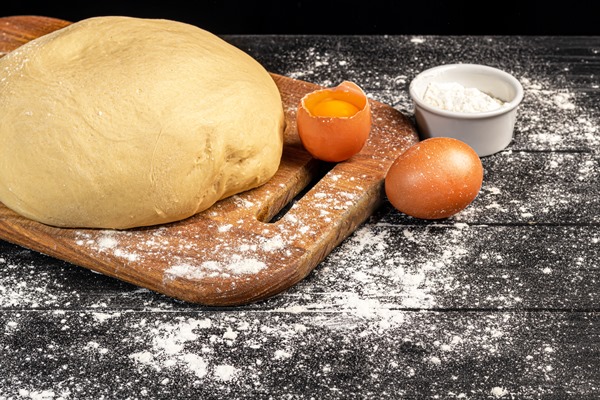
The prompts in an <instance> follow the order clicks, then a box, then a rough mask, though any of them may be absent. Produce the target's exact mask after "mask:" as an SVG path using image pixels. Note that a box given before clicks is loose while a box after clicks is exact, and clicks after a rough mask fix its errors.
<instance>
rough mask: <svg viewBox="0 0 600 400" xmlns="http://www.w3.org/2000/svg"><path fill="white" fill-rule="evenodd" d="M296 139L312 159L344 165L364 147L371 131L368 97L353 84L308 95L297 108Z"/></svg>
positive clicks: (346, 83) (345, 82)
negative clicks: (297, 136) (297, 138)
mask: <svg viewBox="0 0 600 400" xmlns="http://www.w3.org/2000/svg"><path fill="white" fill-rule="evenodd" d="M296 122H297V126H298V135H299V136H300V140H301V141H302V144H303V146H304V148H305V149H306V150H307V151H308V152H309V153H310V154H311V155H312V156H313V157H315V158H317V159H319V160H323V161H329V162H340V161H345V160H347V159H349V158H350V157H352V156H353V155H354V154H356V153H358V152H359V151H360V150H361V149H362V148H363V146H364V145H365V143H366V141H367V139H368V137H369V133H370V131H371V108H370V105H369V101H368V99H367V96H366V95H365V93H364V92H363V91H362V89H361V88H360V87H359V86H358V85H356V84H355V83H353V82H350V81H344V82H342V83H341V84H340V85H338V86H337V87H334V88H325V89H321V90H316V91H314V92H311V93H308V94H307V95H306V96H304V97H303V98H302V99H301V101H300V104H299V106H298V112H297V116H296Z"/></svg>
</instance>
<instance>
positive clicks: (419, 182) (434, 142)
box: [385, 137, 483, 219]
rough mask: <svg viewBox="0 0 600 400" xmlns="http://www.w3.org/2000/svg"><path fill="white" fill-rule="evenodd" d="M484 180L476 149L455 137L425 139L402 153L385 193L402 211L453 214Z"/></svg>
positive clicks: (419, 215)
mask: <svg viewBox="0 0 600 400" xmlns="http://www.w3.org/2000/svg"><path fill="white" fill-rule="evenodd" d="M482 183H483V166H482V164H481V160H480V158H479V156H478V155H477V153H476V152H475V150H473V148H471V147H470V146H469V145H467V144H466V143H464V142H462V141H460V140H458V139H453V138H447V137H437V138H430V139H425V140H423V141H421V142H419V143H417V144H415V145H413V146H411V147H410V148H408V150H406V151H405V152H404V153H402V154H401V155H400V156H399V157H398V158H397V159H396V160H395V161H394V162H393V163H392V165H391V166H390V169H389V170H388V172H387V175H386V177H385V193H386V196H387V198H388V200H389V201H390V203H391V204H392V205H393V206H394V207H395V208H396V209H398V210H399V211H401V212H403V213H405V214H407V215H410V216H412V217H415V218H420V219H441V218H447V217H450V216H452V215H454V214H456V213H458V212H459V211H462V210H463V209H464V208H466V207H467V206H468V205H469V204H470V203H471V202H472V201H473V200H474V199H475V198H476V197H477V195H478V193H479V191H480V190H481V185H482Z"/></svg>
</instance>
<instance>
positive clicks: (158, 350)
mask: <svg viewBox="0 0 600 400" xmlns="http://www.w3.org/2000/svg"><path fill="white" fill-rule="evenodd" d="M0 326H3V327H4V328H3V331H4V332H3V335H2V338H1V343H2V346H1V347H0V356H1V357H2V360H3V362H2V363H1V364H0V393H2V395H4V396H5V398H6V396H8V398H19V397H18V396H21V397H25V398H27V396H29V397H31V398H44V397H42V395H43V394H44V393H45V394H46V398H61V396H62V398H78V399H83V398H86V399H91V398H94V399H97V398H103V397H104V398H111V399H125V398H145V397H148V398H153V399H173V398H174V397H176V398H192V397H193V398H202V399H223V398H235V399H273V398H278V399H281V398H293V399H300V398H307V396H312V397H313V398H318V399H341V398H343V399H346V398H361V399H370V398H378V399H395V400H396V399H399V398H444V399H455V398H458V399H460V398H478V399H484V398H485V399H487V398H491V399H494V398H513V399H517V398H518V399H541V398H543V399H557V400H558V399H567V398H574V399H575V398H576V399H594V398H597V397H596V396H597V395H598V387H597V382H598V381H599V379H600V368H599V367H600V351H599V349H600V314H599V313H575V314H572V313H548V312H544V313H528V312H510V311H509V312H500V313H489V312H468V313H464V312H443V313H439V312H405V311H399V310H388V311H387V312H386V313H381V314H368V313H364V312H363V310H362V309H357V310H353V309H351V308H349V307H347V306H346V305H341V304H340V305H339V306H338V307H335V308H326V309H321V310H309V309H302V310H297V312H296V313H289V312H287V313H286V312H261V311H252V312H245V313H235V314H234V313H227V312H200V313H198V312H184V311H172V312H135V311H127V310H124V311H116V312H114V311H113V312H110V311H106V310H97V311H94V310H74V311H61V310H56V311H46V312H34V313H31V312H5V313H2V314H0ZM132 332H135V335H132ZM316 355H318V356H316ZM50 393H52V395H53V396H54V397H50ZM36 396H38V397H36ZM67 396H68V397H67Z"/></svg>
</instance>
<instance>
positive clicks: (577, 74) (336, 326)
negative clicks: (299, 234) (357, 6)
mask: <svg viewBox="0 0 600 400" xmlns="http://www.w3.org/2000/svg"><path fill="white" fill-rule="evenodd" d="M224 38H225V39H226V40H228V41H229V42H231V43H232V44H234V45H236V46H238V47H240V48H241V49H243V50H245V51H247V52H248V53H250V54H251V55H253V56H254V57H255V58H257V59H258V60H259V61H260V62H261V63H263V65H265V66H266V68H267V69H268V70H269V71H271V72H275V73H279V74H282V75H286V76H289V77H293V78H297V79H301V80H306V81H310V82H313V83H317V84H321V85H325V86H332V85H336V84H338V83H339V82H341V81H342V80H352V81H354V82H356V83H358V84H359V85H361V86H362V87H363V88H364V89H365V91H366V92H367V93H368V94H369V96H370V97H372V98H374V99H376V100H379V101H382V102H384V103H387V104H389V105H392V106H394V107H395V108H396V109H398V110H400V111H402V112H404V113H406V114H407V115H411V113H412V104H411V102H410V99H409V97H408V85H409V83H410V81H411V79H412V78H413V77H414V76H415V75H416V74H418V73H419V72H420V71H422V70H424V69H426V68H429V67H432V66H435V65H439V64H445V63H455V62H473V63H481V64H487V65H491V66H495V67H498V68H501V69H504V70H506V71H508V72H510V73H512V74H514V75H515V76H516V77H517V78H518V79H519V80H520V81H521V82H522V84H523V86H524V89H525V98H524V101H523V103H522V106H521V107H520V109H519V116H518V120H517V125H516V129H515V137H514V141H513V142H512V143H511V144H510V146H509V147H508V148H507V149H506V150H505V151H502V152H500V153H497V154H495V155H492V156H488V157H484V158H483V159H482V161H483V165H484V169H485V175H484V184H483V187H482V190H481V193H480V195H479V196H478V197H477V199H476V200H475V201H474V202H473V203H472V204H471V205H470V206H469V207H468V208H467V209H466V210H464V211H463V212H461V213H460V214H458V215H456V216H454V217H452V218H450V219H448V220H443V221H437V222H426V221H419V220H415V219H411V218H408V217H406V216H404V215H402V214H401V213H399V212H397V211H395V210H394V209H393V208H392V207H391V206H390V205H389V204H387V203H386V204H384V205H383V206H382V207H381V208H380V209H379V210H378V211H377V212H376V213H375V214H374V215H373V216H372V218H370V219H369V220H368V221H367V222H366V223H365V224H363V225H362V226H361V227H360V228H359V229H358V230H357V231H356V232H355V233H354V234H353V235H352V236H350V237H349V238H348V239H347V240H346V241H344V242H343V243H342V245H340V246H339V247H338V248H336V249H335V250H334V251H333V252H332V253H331V254H330V255H329V256H328V257H327V258H326V259H325V261H324V262H322V263H321V264H320V265H319V266H318V267H317V268H316V269H315V270H314V271H313V273H312V274H311V275H310V276H309V277H308V278H307V279H305V280H304V281H302V282H301V283H300V284H298V285H296V286H294V287H293V288H291V289H290V290H287V291H286V292H284V293H282V294H280V295H278V296H276V297H273V298H271V299H268V300H266V301H262V302H260V303H255V304H251V305H247V306H243V307H235V308H209V307H203V306H198V305H192V304H186V303H183V302H180V301H176V300H173V299H170V298H167V297H165V296H162V295H159V294H156V293H153V292H150V291H148V290H146V289H143V288H138V287H134V286H132V285H130V284H127V283H123V282H121V281H118V280H115V279H112V278H109V277H106V276H103V275H99V274H95V273H93V272H90V271H89V270H86V269H83V268H80V267H77V266H74V265H70V264H68V263H66V262H63V261H58V260H55V259H52V258H50V257H47V256H44V255H42V254H39V253H36V252H33V251H30V250H27V249H24V248H21V247H18V246H16V245H12V244H9V243H7V242H2V241H0V400H8V399H11V400H12V399H53V400H58V399H64V400H71V399H187V398H195V399H196V398H197V399H415V398H427V399H496V398H501V399H567V398H568V399H571V398H572V399H598V398H600V277H599V274H600V261H599V259H600V243H599V242H600V169H599V163H600V154H599V150H600V131H599V130H600V124H599V122H600V121H599V117H598V115H599V112H600V90H599V85H600V80H599V75H600V37H541V36H531V37H524V36H512V37H511V36H507V37H498V36H493V37H487V36H476V37H473V36H451V37H441V36H383V35H381V36H271V35H266V36H244V35H239V36H238V35H236V36H224Z"/></svg>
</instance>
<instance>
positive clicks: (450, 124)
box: [409, 64, 523, 157]
mask: <svg viewBox="0 0 600 400" xmlns="http://www.w3.org/2000/svg"><path fill="white" fill-rule="evenodd" d="M431 82H435V83H438V84H439V83H450V82H455V83H458V84H460V85H462V86H464V87H465V88H477V89H479V90H480V91H482V92H484V93H486V94H488V95H490V96H492V97H495V98H496V99H499V100H501V101H503V102H504V103H505V104H504V105H503V106H502V107H501V108H499V109H496V110H493V111H479V112H464V111H461V112H459V111H448V110H444V109H442V108H438V107H435V106H432V105H430V104H428V103H426V102H424V101H423V96H424V94H425V91H426V89H427V87H428V85H429V83H431ZM409 93H410V96H411V98H412V100H413V104H414V108H415V110H414V112H415V120H416V123H417V129H418V131H419V134H420V135H421V137H422V138H423V139H426V138H430V137H452V138H456V139H459V140H462V141H463V142H465V143H467V144H468V145H469V146H471V147H472V148H473V149H474V150H475V151H476V152H477V154H478V155H479V156H480V157H483V156H487V155H490V154H494V153H497V152H499V151H501V150H503V149H505V148H506V147H507V146H508V145H509V144H510V142H511V141H512V138H513V131H514V126H515V121H516V117H517V107H518V105H519V103H520V102H521V100H522V99H523V86H522V85H521V83H520V82H519V81H518V80H517V79H516V78H515V77H513V76H512V75H510V74H508V73H506V72H504V71H502V70H499V69H497V68H493V67H489V66H486V65H478V64H447V65H440V66H438V67H434V68H431V69H428V70H425V71H423V72H421V73H420V74H418V75H417V76H416V77H415V78H414V79H413V80H412V82H411V83H410V87H409Z"/></svg>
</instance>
